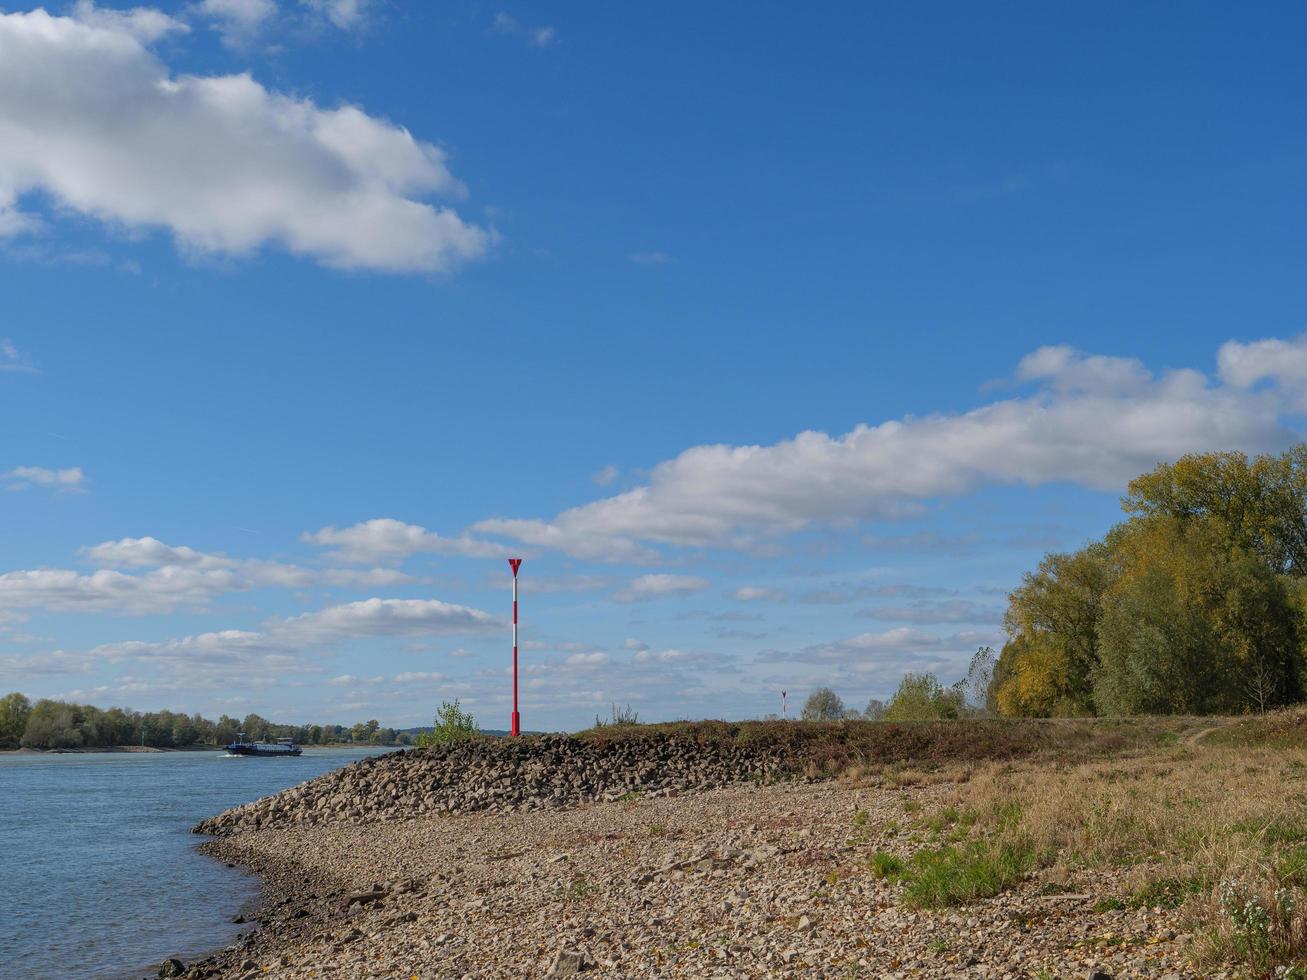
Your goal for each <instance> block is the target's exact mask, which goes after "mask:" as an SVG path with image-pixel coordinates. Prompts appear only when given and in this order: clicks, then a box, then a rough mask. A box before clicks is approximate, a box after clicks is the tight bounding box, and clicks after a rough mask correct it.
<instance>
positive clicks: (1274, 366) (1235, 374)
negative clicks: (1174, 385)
mask: <svg viewBox="0 0 1307 980" xmlns="http://www.w3.org/2000/svg"><path fill="white" fill-rule="evenodd" d="M1216 366H1217V371H1218V373H1219V374H1220V376H1221V380H1222V381H1224V382H1225V383H1226V384H1228V385H1231V386H1233V387H1235V388H1240V389H1247V388H1252V387H1253V386H1254V385H1257V384H1259V383H1260V382H1264V381H1269V382H1273V383H1274V384H1275V385H1277V386H1279V387H1280V388H1282V389H1283V390H1284V391H1285V392H1286V393H1288V394H1289V395H1290V396H1291V398H1292V407H1293V408H1294V409H1295V410H1296V411H1303V410H1305V409H1307V334H1305V335H1303V336H1300V337H1295V338H1294V339H1293V340H1278V339H1274V338H1272V339H1269V340H1257V341H1253V342H1251V343H1247V344H1244V343H1240V342H1238V341H1235V340H1231V341H1228V342H1227V343H1224V344H1222V345H1221V349H1220V350H1219V351H1218V352H1217V355H1216Z"/></svg>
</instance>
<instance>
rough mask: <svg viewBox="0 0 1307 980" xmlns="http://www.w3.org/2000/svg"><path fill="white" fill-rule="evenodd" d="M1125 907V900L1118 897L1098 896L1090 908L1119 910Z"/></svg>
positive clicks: (1108, 910) (1092, 909) (1100, 910)
mask: <svg viewBox="0 0 1307 980" xmlns="http://www.w3.org/2000/svg"><path fill="white" fill-rule="evenodd" d="M1124 908H1125V902H1123V901H1121V899H1119V898H1100V899H1099V900H1098V901H1097V902H1095V903H1094V904H1093V906H1092V908H1091V911H1093V912H1119V911H1121V910H1122V909H1124Z"/></svg>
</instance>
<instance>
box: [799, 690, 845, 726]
mask: <svg viewBox="0 0 1307 980" xmlns="http://www.w3.org/2000/svg"><path fill="white" fill-rule="evenodd" d="M843 717H844V702H843V701H842V700H840V696H839V695H838V694H836V693H835V692H834V691H832V690H831V689H830V688H829V687H819V688H817V690H815V691H813V692H812V693H811V694H809V695H808V700H807V701H806V702H804V705H803V720H804V721H839V720H840V719H841V718H843Z"/></svg>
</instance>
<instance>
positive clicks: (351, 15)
mask: <svg viewBox="0 0 1307 980" xmlns="http://www.w3.org/2000/svg"><path fill="white" fill-rule="evenodd" d="M301 2H302V3H303V4H304V6H306V7H308V8H309V9H311V10H313V11H314V12H315V13H317V14H319V15H321V16H323V17H325V18H326V19H327V20H329V21H331V23H332V24H334V25H335V26H336V27H339V28H340V29H341V30H342V31H349V30H354V29H356V28H358V27H360V26H362V25H363V24H364V23H365V21H366V20H367V14H368V8H369V7H371V6H372V0H301Z"/></svg>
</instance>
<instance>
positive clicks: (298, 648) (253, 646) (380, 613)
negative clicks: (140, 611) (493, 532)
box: [91, 598, 503, 683]
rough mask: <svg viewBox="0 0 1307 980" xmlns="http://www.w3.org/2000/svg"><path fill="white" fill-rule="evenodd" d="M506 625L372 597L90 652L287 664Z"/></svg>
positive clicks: (445, 608) (439, 606)
mask: <svg viewBox="0 0 1307 980" xmlns="http://www.w3.org/2000/svg"><path fill="white" fill-rule="evenodd" d="M502 628H503V623H502V621H501V620H499V619H497V618H496V617H494V616H491V615H490V614H489V613H486V612H482V611H481V610H479V609H473V608H470V607H468V606H460V605H455V604H453V603H448V602H441V601H440V600H439V599H375V598H374V599H364V600H361V601H359V602H348V603H344V604H342V605H338V606H328V607H327V608H325V609H320V610H317V611H316V612H311V613H304V614H303V615H301V616H292V617H290V618H287V619H276V620H272V621H271V622H269V623H267V624H265V626H264V627H263V629H260V630H219V631H215V632H210V633H200V634H195V635H191V636H183V637H177V638H174V639H170V640H164V641H160V642H147V641H141V640H131V641H127V642H123V643H109V644H103V645H101V646H98V647H96V648H95V649H93V650H92V651H91V655H92V656H94V657H100V658H103V659H106V660H109V661H115V662H117V661H124V660H131V661H148V662H152V663H153V662H159V663H166V664H180V665H186V664H195V663H209V664H223V663H228V662H230V663H241V662H246V661H250V660H260V661H263V662H265V663H271V664H274V665H281V666H286V665H291V664H295V663H298V662H299V657H300V655H301V654H303V653H304V652H305V651H308V650H313V649H318V648H321V647H324V646H333V645H338V644H341V643H345V642H348V641H350V640H358V639H364V638H369V637H390V636H431V635H437V634H450V633H482V632H486V631H488V630H497V629H502ZM345 676H348V675H345ZM342 683H343V682H342Z"/></svg>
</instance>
